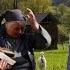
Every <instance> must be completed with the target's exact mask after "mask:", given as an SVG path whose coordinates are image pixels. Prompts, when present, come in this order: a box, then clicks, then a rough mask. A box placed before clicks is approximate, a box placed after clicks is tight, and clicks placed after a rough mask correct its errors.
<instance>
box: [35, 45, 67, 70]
mask: <svg viewBox="0 0 70 70" xmlns="http://www.w3.org/2000/svg"><path fill="white" fill-rule="evenodd" d="M43 51H44V50H43ZM40 52H41V50H40V51H35V53H34V54H35V61H36V70H40V69H39V67H38V63H37V60H38V58H39V57H40ZM44 53H45V58H46V60H47V70H67V69H66V68H67V60H68V44H64V45H61V44H58V49H57V50H46V51H44Z"/></svg>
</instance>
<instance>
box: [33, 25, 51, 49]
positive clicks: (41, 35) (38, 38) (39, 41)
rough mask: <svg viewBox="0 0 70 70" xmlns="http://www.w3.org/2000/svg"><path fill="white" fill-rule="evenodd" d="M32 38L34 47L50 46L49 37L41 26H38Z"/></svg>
mask: <svg viewBox="0 0 70 70" xmlns="http://www.w3.org/2000/svg"><path fill="white" fill-rule="evenodd" d="M34 37H35V44H36V45H35V46H41V47H42V46H43V47H45V46H46V47H49V46H50V45H51V36H50V34H49V33H48V32H47V30H46V29H44V28H43V27H42V26H41V25H39V29H38V31H37V32H36V33H35V36H34ZM43 47H42V48H43Z"/></svg>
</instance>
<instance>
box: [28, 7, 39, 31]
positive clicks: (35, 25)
mask: <svg viewBox="0 0 70 70" xmlns="http://www.w3.org/2000/svg"><path fill="white" fill-rule="evenodd" d="M27 11H28V13H27V17H28V21H29V22H30V24H31V26H32V28H33V29H34V30H38V29H39V24H38V22H37V20H36V17H35V15H34V13H33V12H32V10H31V9H29V8H27Z"/></svg>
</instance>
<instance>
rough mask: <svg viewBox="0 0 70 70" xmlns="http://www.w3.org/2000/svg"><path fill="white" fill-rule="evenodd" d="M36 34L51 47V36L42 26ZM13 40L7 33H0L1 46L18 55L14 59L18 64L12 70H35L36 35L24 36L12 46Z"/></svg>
mask: <svg viewBox="0 0 70 70" xmlns="http://www.w3.org/2000/svg"><path fill="white" fill-rule="evenodd" d="M1 29H2V28H1ZM36 34H39V37H41V38H40V39H41V41H42V39H44V40H43V41H42V42H43V43H44V45H46V46H49V45H50V44H51V37H50V35H49V34H48V32H47V31H46V30H45V29H44V28H43V27H42V26H41V25H40V29H39V30H38V32H36ZM36 34H35V35H36ZM11 40H12V38H10V37H9V36H8V35H6V33H5V31H3V30H1V31H0V46H1V47H6V48H9V49H11V50H12V51H13V52H15V55H16V56H15V58H14V60H16V64H15V65H14V66H13V67H12V70H35V61H34V54H33V47H34V46H35V43H36V40H35V38H34V35H30V34H24V35H22V36H21V37H20V38H18V39H16V42H15V43H14V44H12V42H11ZM13 40H14V39H13Z"/></svg>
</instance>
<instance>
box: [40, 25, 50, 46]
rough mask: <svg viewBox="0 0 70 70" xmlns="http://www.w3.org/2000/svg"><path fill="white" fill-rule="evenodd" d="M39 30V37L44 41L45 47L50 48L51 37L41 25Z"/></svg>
mask: <svg viewBox="0 0 70 70" xmlns="http://www.w3.org/2000/svg"><path fill="white" fill-rule="evenodd" d="M40 30H41V35H42V36H43V38H45V40H46V43H47V46H50V45H51V36H50V34H49V33H48V31H47V30H45V29H44V28H43V27H42V26H41V25H40Z"/></svg>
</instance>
